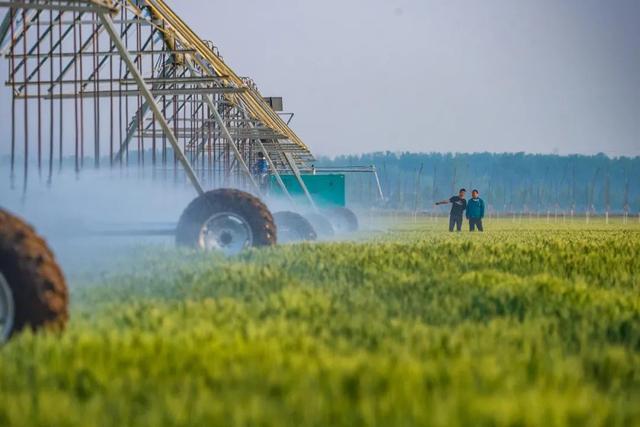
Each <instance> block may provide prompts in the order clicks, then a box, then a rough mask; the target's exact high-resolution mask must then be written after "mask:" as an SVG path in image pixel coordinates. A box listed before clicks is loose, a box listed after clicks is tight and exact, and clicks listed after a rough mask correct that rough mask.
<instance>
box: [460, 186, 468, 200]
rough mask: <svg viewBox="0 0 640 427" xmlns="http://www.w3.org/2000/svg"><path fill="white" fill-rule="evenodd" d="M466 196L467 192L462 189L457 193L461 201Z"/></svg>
mask: <svg viewBox="0 0 640 427" xmlns="http://www.w3.org/2000/svg"><path fill="white" fill-rule="evenodd" d="M465 194H467V190H465V189H464V188H461V189H460V191H458V196H459V197H460V198H461V199H464V195H465Z"/></svg>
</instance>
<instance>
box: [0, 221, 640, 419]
mask: <svg viewBox="0 0 640 427" xmlns="http://www.w3.org/2000/svg"><path fill="white" fill-rule="evenodd" d="M443 225H444V224H443V223H442V222H441V223H440V224H437V223H431V222H428V221H427V222H419V223H418V224H413V223H408V222H407V223H405V224H402V225H399V226H396V227H395V228H394V229H392V230H389V231H387V232H384V233H380V234H378V235H377V236H376V237H374V238H371V237H366V238H363V239H362V241H358V242H339V243H323V244H300V245H290V246H279V247H276V248H272V249H266V250H253V251H249V252H247V253H245V254H242V255H240V256H238V257H235V258H230V259H224V258H221V257H219V256H215V255H206V254H194V253H191V252H182V251H175V250H163V249H157V248H155V249H152V248H147V249H146V251H145V252H146V255H145V256H144V257H143V259H140V260H136V261H135V263H133V265H132V266H129V267H128V269H129V270H130V271H124V272H121V273H119V274H117V275H116V274H114V275H111V276H109V277H106V278H104V279H102V280H101V281H100V282H93V283H88V282H86V281H78V282H74V283H73V289H72V292H73V307H72V315H73V317H72V322H71V324H70V327H69V329H68V330H67V331H66V332H65V333H63V334H62V335H55V334H49V333H41V334H37V335H34V334H31V333H25V334H22V335H21V336H19V337H17V339H15V340H14V341H12V342H11V343H9V344H8V345H6V346H5V347H4V348H2V349H0V425H2V426H14V425H15V426H52V425H55V426H94V425H95V426H121V425H128V426H159V425H162V426H178V425H224V426H244V425H260V426H262V425H264V426H267V425H274V426H281V425H292V426H300V425H317V426H327V425H350V426H351V425H383V426H386V425H407V426H410V425H434V426H456V425H472V426H545V427H547V426H563V425H573V426H600V425H607V426H616V425H618V426H626V425H634V424H636V425H637V424H639V423H640V405H638V402H639V401H640V296H639V295H640V294H639V291H640V279H639V277H640V263H639V262H638V259H639V257H640V228H639V227H638V226H635V225H631V226H626V228H622V227H616V226H608V227H604V226H594V228H592V229H583V228H582V227H580V226H578V225H567V226H556V227H555V229H554V230H544V228H545V227H548V225H546V224H540V223H531V224H529V226H526V227H523V226H522V225H518V224H513V223H511V222H510V221H502V222H499V223H496V222H495V221H487V227H488V228H489V229H490V230H491V231H490V232H487V233H485V234H484V235H480V234H477V235H471V234H468V233H463V234H449V233H446V232H441V231H438V229H439V228H441V227H442V226H443ZM592 226H593V224H592ZM520 227H522V228H526V229H522V230H521V229H520Z"/></svg>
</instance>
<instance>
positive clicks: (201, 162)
mask: <svg viewBox="0 0 640 427" xmlns="http://www.w3.org/2000/svg"><path fill="white" fill-rule="evenodd" d="M203 3H204V2H203ZM0 8H4V9H5V10H6V15H5V16H4V19H3V20H2V23H1V25H0V51H1V52H2V54H3V56H4V57H5V58H6V59H7V60H8V65H9V66H8V78H7V83H6V84H7V86H8V87H9V89H10V91H11V100H10V102H11V135H10V144H11V147H10V158H9V165H10V179H11V182H12V183H13V184H14V185H16V182H17V183H18V184H20V183H21V185H22V187H23V189H24V190H25V191H26V189H27V187H28V178H29V168H30V167H31V168H33V167H36V168H37V170H38V174H39V176H40V177H45V178H46V179H47V181H48V182H49V183H52V182H54V181H55V176H54V171H58V170H60V169H62V167H63V166H64V165H66V166H67V167H73V168H74V169H75V171H76V172H80V171H81V170H82V169H83V168H84V167H85V166H86V164H87V163H88V164H90V165H91V167H92V168H98V167H101V166H108V167H124V166H130V167H131V166H133V167H144V166H145V165H146V166H147V167H148V166H149V165H150V166H151V167H152V168H155V167H157V168H162V169H163V170H166V169H168V168H173V170H174V179H175V177H176V176H178V174H180V177H184V179H187V180H188V181H189V182H190V184H191V185H192V186H193V188H194V189H195V190H196V192H197V198H196V199H195V200H193V202H191V203H190V204H189V205H188V206H187V207H186V209H185V210H184V212H183V214H182V216H181V217H180V218H179V221H178V224H177V227H176V230H175V234H176V241H177V243H178V244H179V245H183V246H189V247H193V248H199V249H205V250H206V249H213V250H221V251H224V252H226V253H231V254H232V253H237V252H239V251H241V250H242V249H244V248H246V247H250V246H266V245H273V244H275V243H276V240H277V238H278V237H279V238H280V240H281V241H284V240H313V239H315V238H316V236H317V235H323V234H324V235H331V234H333V233H334V232H336V231H353V230H356V229H357V228H358V220H357V218H356V216H355V214H354V213H353V212H352V211H350V210H349V209H347V208H346V206H345V174H346V173H351V172H367V173H371V174H372V175H373V176H374V177H375V180H376V184H377V188H378V195H379V197H380V198H382V192H381V190H380V185H379V181H378V179H377V174H376V173H375V169H373V168H372V167H371V168H369V167H366V168H345V169H320V168H315V167H314V166H313V164H314V157H313V155H312V154H311V152H310V150H309V148H308V147H307V146H306V145H305V144H304V143H303V142H302V140H301V139H300V138H299V137H298V136H297V135H296V134H295V133H294V132H293V131H292V130H291V129H290V128H289V126H288V122H285V121H284V120H283V117H286V114H285V113H282V112H281V111H282V108H281V105H282V100H281V99H280V98H263V96H262V95H261V94H260V92H259V91H258V89H257V87H256V85H255V84H254V83H253V82H252V81H251V80H250V79H248V78H242V77H239V76H238V75H236V73H234V72H233V70H232V69H231V68H230V67H229V66H228V65H227V64H226V63H225V62H224V61H223V59H222V56H221V55H220V54H219V52H218V49H217V48H216V47H215V46H214V45H213V43H211V42H209V41H205V40H202V39H201V38H200V37H198V36H197V35H196V34H195V33H194V32H193V31H192V30H191V29H190V28H189V27H188V26H187V25H186V24H185V23H184V22H183V21H182V20H181V19H180V18H179V17H178V16H177V15H176V14H175V13H174V12H173V11H172V10H171V9H170V8H169V7H168V6H167V5H166V4H165V2H164V1H162V0H128V1H124V0H84V1H81V0H73V1H72V0H50V1H45V0H17V1H1V0H0ZM6 98H7V102H9V99H8V98H9V96H7V97H6ZM3 99H5V98H3ZM3 102H4V101H3ZM289 120H290V118H289ZM3 137H4V138H3V140H4V141H6V140H7V139H8V138H6V136H5V135H3ZM276 197H278V198H281V199H283V200H286V201H287V202H288V203H289V206H291V209H290V211H286V212H279V213H275V214H273V215H272V214H271V212H270V211H269V209H268V207H267V204H265V201H266V203H268V202H269V200H271V199H273V198H276ZM263 200H264V201H263ZM278 235H279V236H278ZM67 305H68V292H67V288H66V284H65V281H64V277H63V274H62V272H61V270H60V268H59V267H58V266H57V264H56V262H55V259H54V257H53V255H52V253H51V251H50V250H49V249H48V247H47V244H46V243H45V241H44V240H43V239H42V238H40V237H39V236H38V235H37V234H36V233H35V232H34V230H33V229H32V228H31V227H30V226H28V225H26V224H25V223H24V222H22V221H21V220H20V219H18V218H17V217H15V216H13V215H11V214H9V213H8V212H6V211H2V210H0V341H3V340H5V339H7V338H9V337H10V336H11V334H12V333H14V332H15V331H19V330H20V329H22V328H25V327H31V328H33V329H37V328H40V327H45V326H46V327H54V328H62V327H64V325H65V323H66V320H67V316H68V314H67V313H68V312H67Z"/></svg>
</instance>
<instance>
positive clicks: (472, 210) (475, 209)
mask: <svg viewBox="0 0 640 427" xmlns="http://www.w3.org/2000/svg"><path fill="white" fill-rule="evenodd" d="M478 196H479V193H478V190H473V191H472V192H471V199H470V200H469V201H468V202H467V219H468V220H469V231H476V227H478V231H484V230H483V229H482V218H484V201H483V200H482V199H481V198H480V197H478Z"/></svg>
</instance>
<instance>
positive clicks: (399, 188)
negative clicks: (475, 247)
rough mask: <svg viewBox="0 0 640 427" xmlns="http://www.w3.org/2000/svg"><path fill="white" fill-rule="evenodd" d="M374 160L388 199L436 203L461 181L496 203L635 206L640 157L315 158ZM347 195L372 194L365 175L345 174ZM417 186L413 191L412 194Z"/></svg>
mask: <svg viewBox="0 0 640 427" xmlns="http://www.w3.org/2000/svg"><path fill="white" fill-rule="evenodd" d="M345 165H375V166H376V168H377V170H378V173H379V176H380V182H381V185H382V188H383V190H384V193H385V196H386V197H387V198H388V201H387V206H388V207H392V208H394V209H407V210H414V209H416V208H418V209H421V210H422V209H428V210H432V209H433V202H435V201H436V200H442V199H444V198H449V197H450V196H452V195H454V194H456V193H457V191H458V189H459V188H460V187H466V188H467V189H468V190H471V189H472V188H478V189H480V193H481V197H482V198H483V199H484V200H485V202H486V203H487V206H488V207H491V210H493V211H500V212H513V211H518V212H521V211H528V212H530V211H534V212H546V211H547V210H551V211H552V212H553V211H555V210H556V209H558V210H561V211H566V212H568V211H570V210H577V211H579V212H584V211H586V210H591V209H594V210H595V211H596V212H600V213H602V212H604V211H606V210H610V211H611V212H618V213H621V212H623V211H625V206H626V207H627V208H628V211H630V212H633V213H635V214H637V213H638V211H640V187H638V185H637V183H638V182H640V157H633V158H629V157H617V158H610V157H607V156H605V155H604V154H598V155H595V156H583V155H571V156H558V155H551V154H525V153H457V154H451V153H449V154H441V153H392V152H385V153H369V154H362V155H351V156H340V157H337V158H335V159H327V158H322V159H320V160H319V161H318V163H317V166H345ZM347 184H348V185H347V190H348V192H347V199H348V200H349V203H352V204H353V203H362V204H363V205H364V206H369V205H370V204H371V200H373V199H374V198H375V194H374V193H373V191H374V188H373V180H372V178H371V177H370V176H368V175H362V176H360V177H358V176H353V175H352V176H349V177H348V179H347ZM416 193H417V194H416Z"/></svg>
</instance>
